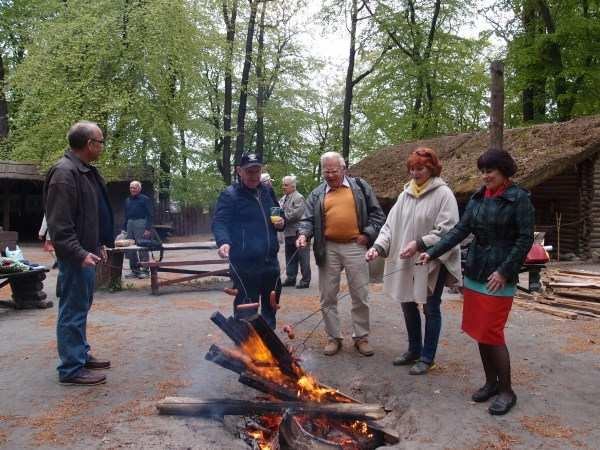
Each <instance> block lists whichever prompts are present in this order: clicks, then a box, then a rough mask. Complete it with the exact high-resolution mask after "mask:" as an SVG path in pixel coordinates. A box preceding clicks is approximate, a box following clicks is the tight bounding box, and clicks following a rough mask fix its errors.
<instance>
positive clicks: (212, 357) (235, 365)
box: [204, 344, 247, 373]
mask: <svg viewBox="0 0 600 450" xmlns="http://www.w3.org/2000/svg"><path fill="white" fill-rule="evenodd" d="M204 358H205V359H206V360H208V361H211V362H214V363H215V364H218V365H219V366H221V367H223V368H225V369H228V370H231V371H233V372H235V373H243V372H244V371H245V370H246V368H247V365H246V364H245V363H244V362H243V361H242V360H241V358H238V357H237V355H235V356H234V355H233V354H232V352H231V351H230V350H227V349H223V348H221V347H219V346H218V345H216V344H213V345H211V346H210V348H209V349H208V353H207V354H206V355H205V356H204Z"/></svg>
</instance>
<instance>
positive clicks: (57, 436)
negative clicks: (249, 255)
mask: <svg viewBox="0 0 600 450" xmlns="http://www.w3.org/2000/svg"><path fill="white" fill-rule="evenodd" d="M198 253H201V255H198ZM25 254H26V256H27V257H28V258H29V259H30V260H32V261H38V262H42V263H48V262H50V261H49V258H48V256H47V255H45V254H43V253H42V252H41V251H40V250H39V249H38V247H37V245H36V246H34V245H29V246H25ZM184 256H186V255H182V254H176V255H175V257H177V258H183V257H184ZM187 256H188V257H191V256H193V257H194V259H199V258H198V256H201V257H205V256H209V257H211V258H214V253H213V252H211V251H203V252H195V253H192V252H190V253H189V254H188V255H187ZM167 258H168V259H174V257H173V255H167ZM586 268H588V269H594V270H597V271H600V267H598V266H595V267H594V266H588V267H586ZM316 281H317V271H316V270H315V271H314V275H313V283H312V285H311V288H310V289H308V290H296V289H294V288H286V289H285V290H284V295H283V297H282V310H281V311H280V313H279V315H278V320H279V325H280V326H281V325H282V324H284V323H288V322H296V321H298V320H300V319H301V318H303V317H305V316H306V315H308V314H309V313H310V312H312V311H314V310H315V309H317V308H318V290H317V283H316ZM55 284H56V270H53V271H51V272H50V274H49V276H48V278H47V280H46V282H45V290H46V292H47V293H48V295H49V298H54V294H53V293H54V289H55ZM149 284H150V282H149V280H136V281H135V282H130V281H129V280H125V283H124V285H125V289H124V290H123V291H121V292H116V293H110V292H98V293H97V295H96V296H95V300H94V306H93V308H92V311H91V313H90V315H89V320H88V340H89V341H90V344H91V345H92V349H93V352H94V353H95V354H96V355H97V356H100V357H108V358H110V359H111V361H112V368H111V369H110V370H108V371H107V376H108V382H107V383H106V384H104V385H100V386H96V387H87V388H85V387H83V388H82V387H73V386H62V385H60V384H59V383H58V379H57V375H56V370H55V367H56V364H57V354H56V339H55V325H56V312H57V305H56V304H55V306H54V307H53V308H51V309H47V310H33V311H12V310H5V309H0V365H1V368H2V370H1V371H0V447H1V448H10V449H29V448H41V449H58V448H61V449H62V448H72V449H89V448H98V449H117V448H132V449H245V448H247V446H246V445H245V444H244V443H243V442H242V441H241V440H240V439H239V438H238V437H237V436H236V435H235V433H233V430H232V427H230V426H229V427H226V426H224V425H223V424H222V423H221V422H218V421H211V420H205V419H195V418H176V417H166V416H158V415H157V414H156V410H155V402H156V401H157V400H158V399H160V398H162V397H164V396H166V395H185V396H196V397H204V398H215V397H226V398H248V399H251V398H254V396H255V395H256V392H254V391H252V390H251V389H250V388H247V387H245V386H242V385H241V384H239V383H237V378H236V375H235V374H234V373H233V372H229V371H227V370H225V369H222V368H220V367H218V366H216V365H215V364H213V363H210V362H208V361H206V360H205V359H204V354H205V353H206V351H207V350H208V348H209V347H210V345H211V344H212V343H228V340H227V338H226V337H225V336H224V335H223V334H222V333H221V332H220V330H218V328H216V327H215V326H214V325H213V324H212V323H211V322H210V320H209V317H210V315H211V314H212V313H213V312H214V311H217V310H218V311H221V312H222V313H223V314H225V315H229V314H230V313H231V297H228V296H226V295H225V294H223V293H222V292H221V291H219V290H201V289H199V286H197V285H196V286H195V287H189V286H188V287H171V288H169V289H168V290H165V291H164V293H163V294H162V295H160V296H152V295H150V288H149ZM371 293H372V295H371V300H372V335H371V342H372V344H373V346H374V348H375V349H376V354H375V356H373V357H371V358H365V357H361V356H359V355H358V354H357V353H356V352H355V351H354V350H353V348H352V346H351V339H350V338H349V335H350V320H349V319H350V314H349V304H350V302H349V301H348V300H349V299H348V298H345V299H344V300H343V301H342V302H341V303H342V306H341V312H340V316H341V318H342V321H343V327H344V331H345V334H346V336H347V339H345V341H344V349H343V351H342V352H341V353H340V354H338V355H336V356H334V357H326V356H323V355H322V353H321V348H322V346H323V345H324V343H325V336H324V334H323V331H322V328H321V326H319V327H318V329H317V332H315V333H314V334H313V335H312V336H311V337H310V338H309V339H308V341H307V342H306V348H305V349H304V351H302V353H301V356H302V358H303V361H304V362H303V365H304V366H305V367H306V368H307V369H309V370H310V371H312V372H313V374H314V375H315V376H316V377H317V378H318V379H319V380H320V381H322V382H323V383H326V384H329V385H332V386H335V387H338V388H339V389H341V390H342V391H344V392H346V393H348V394H350V395H353V396H354V397H356V398H359V399H361V400H363V401H366V402H380V403H382V404H384V405H385V406H386V408H389V409H391V412H390V414H389V415H388V416H387V417H386V418H385V419H384V421H383V422H384V423H385V424H386V425H387V426H388V427H390V428H391V429H393V430H395V431H396V432H397V433H398V434H399V436H400V438H401V442H400V444H398V445H396V446H395V447H393V448H398V449H423V448H427V449H473V450H475V449H513V448H514V449H541V448H544V449H546V448H556V449H567V448H574V449H598V448H600V428H599V427H598V417H599V413H600V383H599V379H600V378H599V374H600V321H584V320H575V321H571V320H566V319H560V318H557V317H553V316H549V315H546V314H543V313H539V312H533V311H525V310H522V309H519V308H518V307H516V308H514V309H513V312H512V314H511V318H510V320H509V322H508V327H507V330H506V334H507V340H508V343H509V349H510V351H511V356H512V365H513V376H514V389H515V391H516V393H517V395H518V399H519V400H518V403H517V405H516V407H515V408H514V410H513V411H512V412H511V413H510V414H508V415H507V416H504V417H492V416H490V415H489V414H488V413H487V411H486V408H487V405H486V404H475V403H473V402H471V401H470V394H471V393H472V391H473V390H475V389H476V388H478V387H479V386H480V385H481V383H482V369H481V367H480V362H479V356H478V352H477V349H476V345H475V343H474V342H473V341H472V340H471V339H470V338H468V337H467V336H466V335H464V334H462V333H461V332H460V315H461V308H462V303H461V301H460V297H458V296H456V295H451V294H445V297H444V302H443V318H444V324H443V330H442V336H441V340H440V345H439V349H438V355H437V369H435V370H433V371H432V372H430V373H429V374H428V375H426V376H421V377H415V376H410V375H409V374H408V369H407V368H402V367H394V366H392V364H391V361H392V359H393V358H394V357H395V356H398V355H399V354H400V353H402V352H403V351H404V350H405V348H406V331H405V326H404V322H403V319H402V313H401V309H400V307H399V305H397V304H393V303H391V302H389V301H387V300H385V299H384V298H383V296H382V294H381V285H378V284H374V285H372V286H371ZM9 295H10V292H9V290H8V289H3V290H0V297H1V298H6V297H8V296H9ZM319 318H320V317H319V315H317V316H315V317H313V318H311V319H309V320H308V321H306V322H305V323H303V324H302V325H300V326H298V327H297V329H296V331H297V337H296V340H295V341H292V344H294V345H299V344H300V343H301V341H302V340H303V339H304V337H306V336H307V335H308V334H309V333H310V331H311V330H312V329H313V327H315V326H316V325H317V323H318V320H319ZM284 340H285V339H284ZM299 350H300V349H299Z"/></svg>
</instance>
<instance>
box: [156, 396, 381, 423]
mask: <svg viewBox="0 0 600 450" xmlns="http://www.w3.org/2000/svg"><path fill="white" fill-rule="evenodd" d="M156 407H157V408H158V411H159V413H160V414H171V415H183V416H203V417H220V416H242V415H246V414H273V413H276V414H283V413H285V412H286V411H287V412H289V413H290V414H300V415H303V416H311V417H313V416H326V417H328V418H332V419H345V420H378V419H382V418H383V417H385V411H384V410H383V407H382V406H380V405H375V404H366V403H364V404H357V403H354V404H353V403H313V402H298V401H287V402H266V401H252V400H230V399H210V400H202V399H198V398H189V397H165V398H164V399H163V400H161V401H160V402H159V403H158V405H157V406H156Z"/></svg>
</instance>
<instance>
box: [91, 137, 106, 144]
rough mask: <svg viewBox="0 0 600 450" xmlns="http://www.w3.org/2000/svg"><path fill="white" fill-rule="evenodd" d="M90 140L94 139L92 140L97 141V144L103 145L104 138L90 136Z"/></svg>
mask: <svg viewBox="0 0 600 450" xmlns="http://www.w3.org/2000/svg"><path fill="white" fill-rule="evenodd" d="M90 141H94V142H97V143H98V144H102V145H104V139H94V138H90Z"/></svg>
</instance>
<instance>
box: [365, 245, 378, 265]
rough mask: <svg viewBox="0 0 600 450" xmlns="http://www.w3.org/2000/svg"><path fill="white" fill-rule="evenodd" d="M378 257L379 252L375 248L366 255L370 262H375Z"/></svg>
mask: <svg viewBox="0 0 600 450" xmlns="http://www.w3.org/2000/svg"><path fill="white" fill-rule="evenodd" d="M378 257H379V252H378V251H377V249H376V248H375V247H371V248H370V249H369V250H367V253H365V259H366V260H367V261H369V262H371V261H373V260H374V259H377V258H378Z"/></svg>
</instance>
